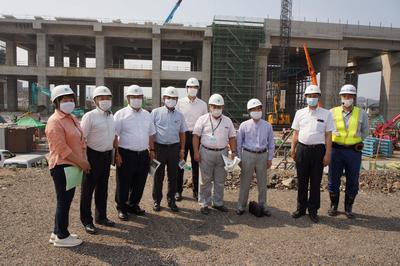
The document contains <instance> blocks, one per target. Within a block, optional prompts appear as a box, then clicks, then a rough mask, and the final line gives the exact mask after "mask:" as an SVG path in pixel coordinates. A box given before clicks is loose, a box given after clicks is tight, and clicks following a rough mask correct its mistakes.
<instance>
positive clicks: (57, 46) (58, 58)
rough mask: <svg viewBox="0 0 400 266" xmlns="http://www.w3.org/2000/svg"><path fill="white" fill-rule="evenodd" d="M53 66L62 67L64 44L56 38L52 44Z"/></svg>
mask: <svg viewBox="0 0 400 266" xmlns="http://www.w3.org/2000/svg"><path fill="white" fill-rule="evenodd" d="M54 66H55V67H63V66H64V44H63V41H62V39H61V38H56V39H55V43H54Z"/></svg>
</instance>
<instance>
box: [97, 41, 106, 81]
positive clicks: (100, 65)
mask: <svg viewBox="0 0 400 266" xmlns="http://www.w3.org/2000/svg"><path fill="white" fill-rule="evenodd" d="M104 53H105V42H104V36H96V86H102V85H104V67H105V66H104V63H105V62H104Z"/></svg>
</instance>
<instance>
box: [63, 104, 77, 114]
mask: <svg viewBox="0 0 400 266" xmlns="http://www.w3.org/2000/svg"><path fill="white" fill-rule="evenodd" d="M74 109H75V103H74V102H63V103H60V110H61V112H63V113H65V114H70V113H72V111H73V110H74Z"/></svg>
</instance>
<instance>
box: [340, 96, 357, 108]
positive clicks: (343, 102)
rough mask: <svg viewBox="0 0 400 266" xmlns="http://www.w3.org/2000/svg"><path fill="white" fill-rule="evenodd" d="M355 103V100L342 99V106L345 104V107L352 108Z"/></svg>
mask: <svg viewBox="0 0 400 266" xmlns="http://www.w3.org/2000/svg"><path fill="white" fill-rule="evenodd" d="M353 102H354V100H353V99H348V100H345V99H343V98H342V104H343V105H344V106H345V107H350V106H352V105H353Z"/></svg>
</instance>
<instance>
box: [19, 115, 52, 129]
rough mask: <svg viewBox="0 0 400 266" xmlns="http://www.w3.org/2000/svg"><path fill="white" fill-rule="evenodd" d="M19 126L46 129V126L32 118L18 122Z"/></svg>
mask: <svg viewBox="0 0 400 266" xmlns="http://www.w3.org/2000/svg"><path fill="white" fill-rule="evenodd" d="M17 125H18V126H27V127H37V128H44V127H45V126H46V125H45V124H43V123H41V122H39V121H37V120H35V119H33V118H32V117H23V118H20V119H18V120H17Z"/></svg>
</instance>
